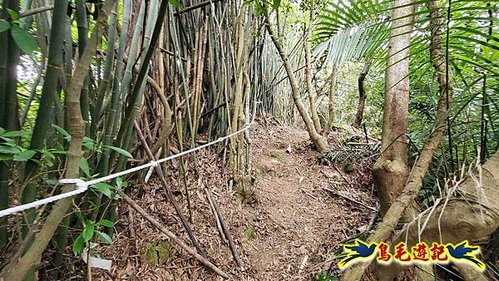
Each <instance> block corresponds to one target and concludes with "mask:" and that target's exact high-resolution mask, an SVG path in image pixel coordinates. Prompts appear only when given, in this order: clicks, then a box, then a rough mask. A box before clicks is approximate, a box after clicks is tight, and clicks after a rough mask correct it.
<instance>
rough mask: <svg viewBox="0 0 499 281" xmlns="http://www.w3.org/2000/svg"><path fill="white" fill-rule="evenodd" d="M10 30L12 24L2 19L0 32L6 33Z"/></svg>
mask: <svg viewBox="0 0 499 281" xmlns="http://www.w3.org/2000/svg"><path fill="white" fill-rule="evenodd" d="M9 28H10V23H9V22H8V21H6V20H1V19H0V32H4V31H5V30H7V29H9Z"/></svg>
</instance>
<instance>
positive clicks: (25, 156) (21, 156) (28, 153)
mask: <svg viewBox="0 0 499 281" xmlns="http://www.w3.org/2000/svg"><path fill="white" fill-rule="evenodd" d="M35 154H36V151H34V150H25V151H22V152H20V153H18V154H16V155H14V161H28V160H29V159H31V158H32V157H33V156H35Z"/></svg>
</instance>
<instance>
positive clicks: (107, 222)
mask: <svg viewBox="0 0 499 281" xmlns="http://www.w3.org/2000/svg"><path fill="white" fill-rule="evenodd" d="M98 224H99V225H102V226H106V227H114V222H112V221H110V220H106V219H102V220H100V221H99V223H98Z"/></svg>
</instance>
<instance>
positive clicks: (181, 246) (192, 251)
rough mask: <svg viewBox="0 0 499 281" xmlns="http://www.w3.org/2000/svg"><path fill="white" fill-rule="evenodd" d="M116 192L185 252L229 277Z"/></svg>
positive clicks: (122, 193) (126, 197)
mask: <svg viewBox="0 0 499 281" xmlns="http://www.w3.org/2000/svg"><path fill="white" fill-rule="evenodd" d="M115 190H116V192H117V193H118V194H119V195H120V196H121V197H122V198H123V200H124V201H125V202H126V203H128V204H129V205H130V206H131V207H132V208H134V209H135V210H136V211H137V212H138V213H139V214H140V215H141V216H143V217H144V218H145V219H146V220H147V221H149V222H150V223H151V224H152V225H154V227H156V228H157V229H158V230H159V231H161V232H162V233H164V234H165V235H166V236H168V238H170V239H171V240H173V241H174V242H175V243H177V245H179V246H180V248H182V249H184V250H185V251H186V252H187V253H189V254H190V255H191V256H193V257H194V258H195V259H197V260H198V261H199V262H201V263H202V264H204V265H205V266H206V267H208V268H209V269H211V270H213V271H214V272H215V273H216V274H218V275H220V276H222V277H223V278H225V279H227V278H229V275H227V273H225V272H223V271H222V270H221V269H219V268H218V267H217V266H216V265H214V264H213V263H211V262H210V261H209V260H208V259H207V258H205V257H203V256H201V255H200V254H198V253H197V252H196V251H195V250H194V249H192V248H191V247H189V246H188V245H187V244H185V243H184V242H183V241H182V240H181V239H180V238H178V237H177V236H176V235H175V234H174V233H172V232H171V231H169V230H168V229H166V228H165V227H164V226H163V225H161V223H159V222H158V221H157V220H156V219H154V218H153V217H152V216H151V215H149V214H148V213H147V212H146V211H145V210H144V209H142V208H141V207H140V206H139V205H137V203H135V202H134V201H133V200H132V198H130V197H128V195H126V194H125V193H124V192H123V191H121V190H119V189H115Z"/></svg>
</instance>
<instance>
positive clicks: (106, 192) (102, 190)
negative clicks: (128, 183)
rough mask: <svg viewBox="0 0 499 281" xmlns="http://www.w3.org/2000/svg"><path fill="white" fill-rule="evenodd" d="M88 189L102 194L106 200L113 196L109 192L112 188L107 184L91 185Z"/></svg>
mask: <svg viewBox="0 0 499 281" xmlns="http://www.w3.org/2000/svg"><path fill="white" fill-rule="evenodd" d="M90 187H91V188H93V189H95V190H97V191H98V192H100V193H102V194H104V195H105V196H106V197H108V198H111V197H112V195H113V192H112V191H111V190H113V186H111V185H109V184H107V183H104V182H100V183H96V184H93V185H91V186H90Z"/></svg>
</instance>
